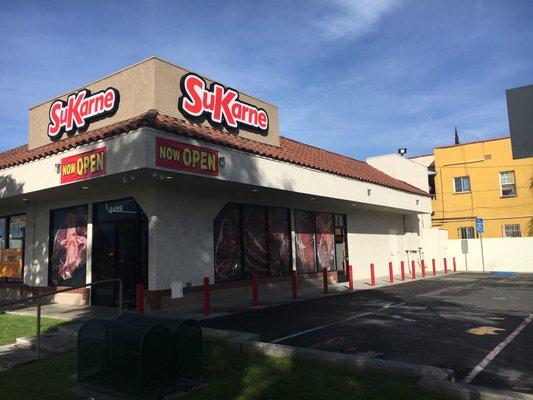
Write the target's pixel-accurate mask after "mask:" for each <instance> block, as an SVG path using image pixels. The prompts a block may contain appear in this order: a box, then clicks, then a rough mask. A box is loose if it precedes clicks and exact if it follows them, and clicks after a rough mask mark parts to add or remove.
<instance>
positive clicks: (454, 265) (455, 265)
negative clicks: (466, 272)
mask: <svg viewBox="0 0 533 400" xmlns="http://www.w3.org/2000/svg"><path fill="white" fill-rule="evenodd" d="M453 272H457V264H456V263H455V257H454V258H453Z"/></svg>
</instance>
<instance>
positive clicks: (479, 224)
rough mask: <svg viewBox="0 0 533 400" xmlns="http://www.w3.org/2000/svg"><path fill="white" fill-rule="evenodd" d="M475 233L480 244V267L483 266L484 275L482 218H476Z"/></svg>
mask: <svg viewBox="0 0 533 400" xmlns="http://www.w3.org/2000/svg"><path fill="white" fill-rule="evenodd" d="M476 232H477V233H478V235H479V242H480V244H481V265H482V266H483V273H485V256H484V254H483V232H484V226H483V218H476Z"/></svg>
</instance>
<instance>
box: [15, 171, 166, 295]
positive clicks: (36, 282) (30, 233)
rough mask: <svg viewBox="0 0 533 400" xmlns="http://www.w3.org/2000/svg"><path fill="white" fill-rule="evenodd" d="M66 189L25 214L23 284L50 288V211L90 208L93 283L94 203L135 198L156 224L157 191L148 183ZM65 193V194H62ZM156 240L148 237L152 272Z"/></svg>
mask: <svg viewBox="0 0 533 400" xmlns="http://www.w3.org/2000/svg"><path fill="white" fill-rule="evenodd" d="M67 190H68V189H64V191H61V192H59V191H58V192H57V194H56V195H51V196H50V198H46V199H42V200H38V201H37V200H35V201H30V202H29V203H28V204H27V205H26V207H25V209H24V210H20V211H21V212H26V232H25V235H26V237H25V242H26V246H25V254H24V283H25V284H27V285H30V286H47V285H48V259H49V230H50V211H51V210H55V209H58V208H64V207H70V206H76V205H88V209H89V221H88V227H87V228H88V239H89V248H88V254H87V255H88V257H87V279H86V281H87V282H91V275H90V274H91V247H90V246H91V244H92V243H91V238H92V222H91V208H92V204H93V203H96V202H100V201H108V200H114V199H120V198H125V197H134V198H135V200H137V202H138V203H139V205H140V206H141V208H142V209H143V210H144V212H145V213H146V214H147V215H148V218H149V224H150V227H152V226H153V225H154V221H153V214H154V197H155V196H154V189H153V186H151V185H147V184H146V183H141V182H138V183H135V182H128V183H119V184H117V182H115V181H113V183H110V184H105V185H103V184H100V185H94V186H91V187H90V190H88V191H80V190H77V191H74V190H70V191H67ZM62 192H64V194H65V195H61V194H62ZM155 239H156V237H155V236H154V235H149V244H148V245H149V259H148V264H149V271H152V270H154V269H155V255H156V254H157V253H156V251H155V250H156V249H155Z"/></svg>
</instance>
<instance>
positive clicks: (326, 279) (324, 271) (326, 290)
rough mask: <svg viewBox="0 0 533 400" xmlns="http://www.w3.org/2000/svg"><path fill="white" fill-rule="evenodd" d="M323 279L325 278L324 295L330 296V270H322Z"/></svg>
mask: <svg viewBox="0 0 533 400" xmlns="http://www.w3.org/2000/svg"><path fill="white" fill-rule="evenodd" d="M322 277H323V278H324V294H328V291H329V290H328V270H327V268H322Z"/></svg>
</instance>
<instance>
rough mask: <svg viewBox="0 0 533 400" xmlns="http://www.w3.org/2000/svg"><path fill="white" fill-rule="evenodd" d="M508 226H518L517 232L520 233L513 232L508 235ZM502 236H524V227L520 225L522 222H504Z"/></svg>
mask: <svg viewBox="0 0 533 400" xmlns="http://www.w3.org/2000/svg"><path fill="white" fill-rule="evenodd" d="M508 227H518V229H517V230H515V233H518V235H515V234H511V235H508V234H507V232H508V230H507V228H508ZM502 237H504V238H517V237H522V227H521V226H520V224H503V225H502Z"/></svg>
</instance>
